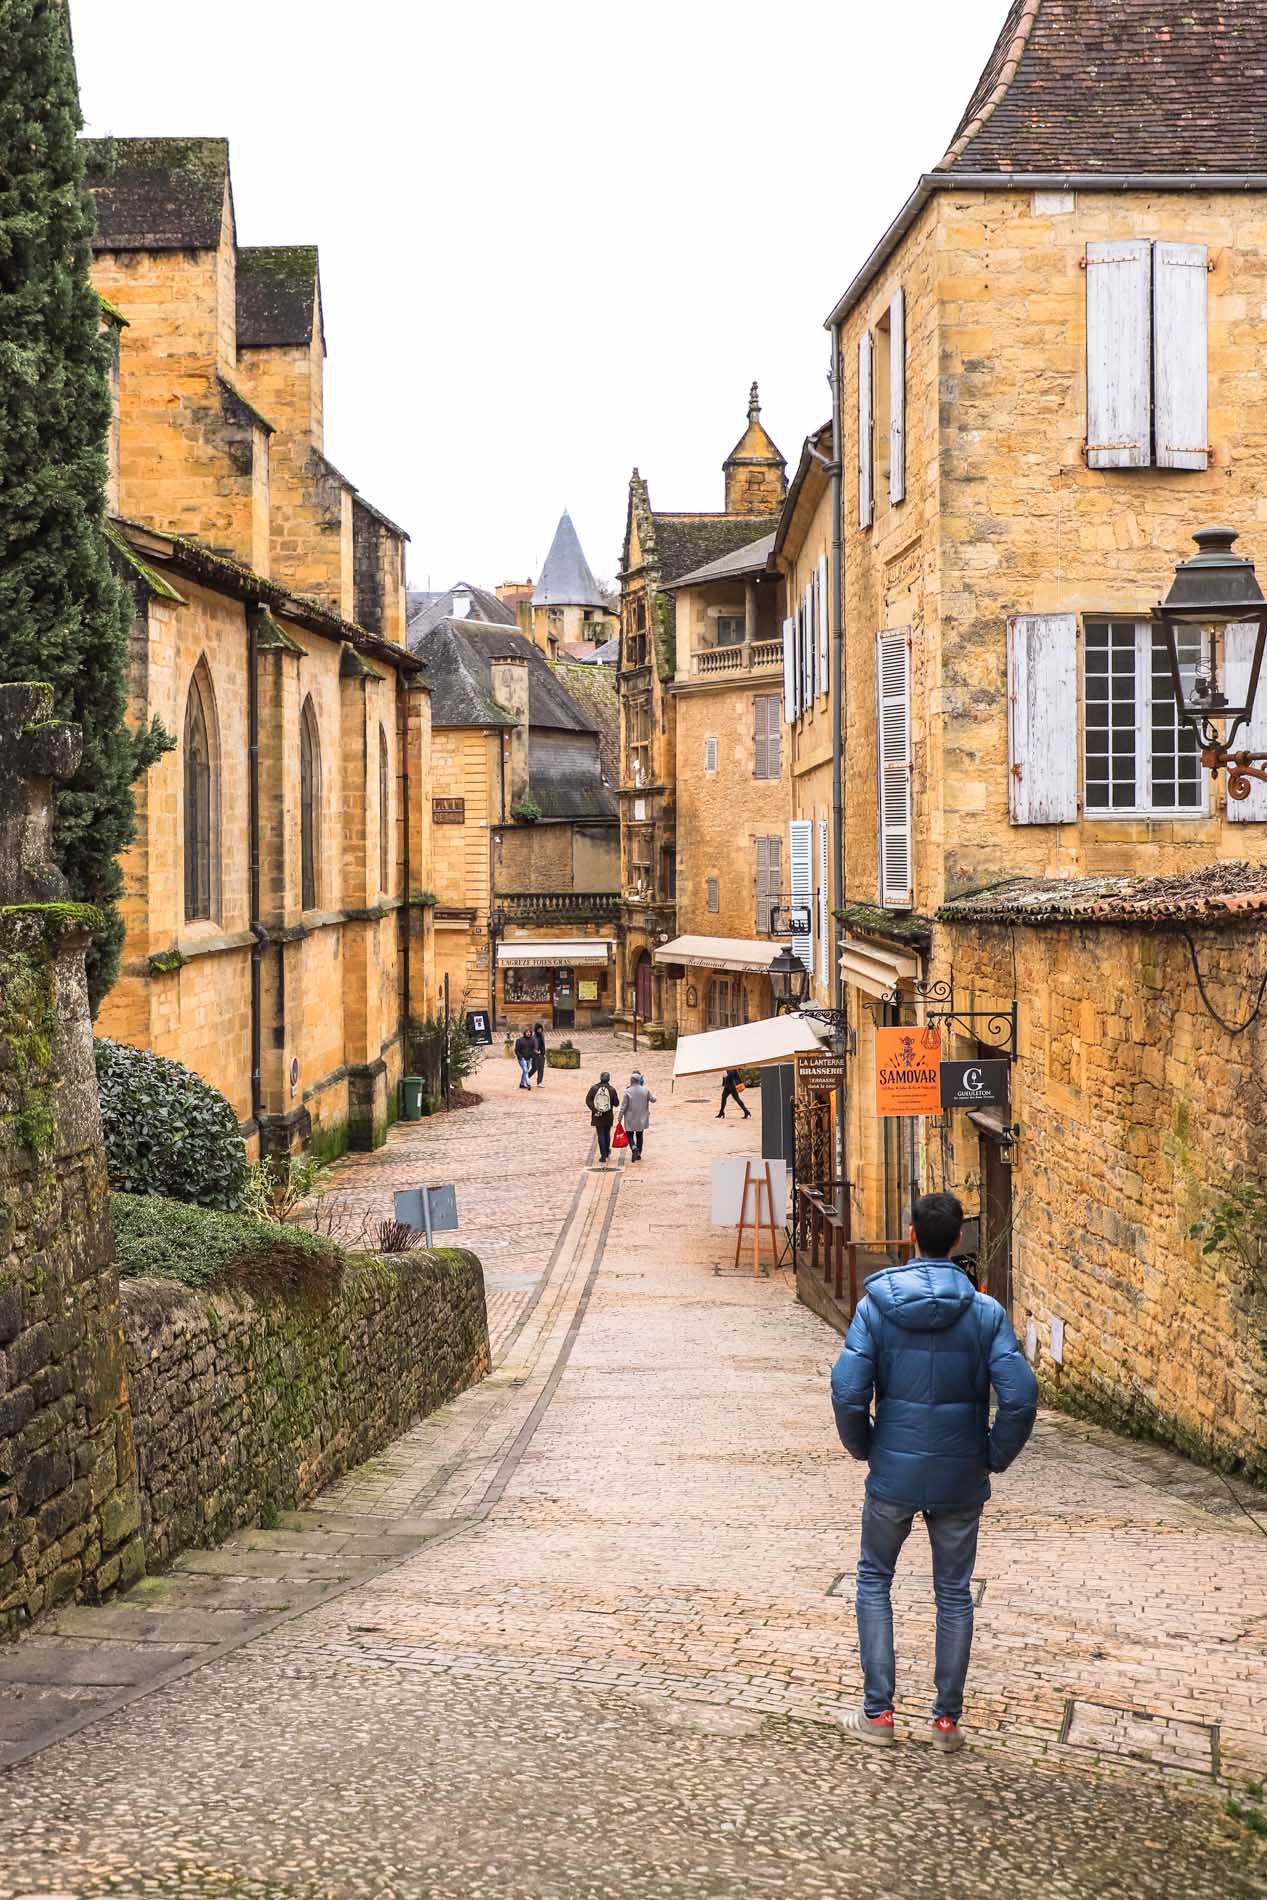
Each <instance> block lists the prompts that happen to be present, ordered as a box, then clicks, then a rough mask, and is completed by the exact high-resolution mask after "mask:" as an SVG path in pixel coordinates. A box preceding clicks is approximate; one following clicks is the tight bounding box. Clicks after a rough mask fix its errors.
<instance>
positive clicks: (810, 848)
mask: <svg viewBox="0 0 1267 1900" xmlns="http://www.w3.org/2000/svg"><path fill="white" fill-rule="evenodd" d="M787 835H788V874H789V877H790V880H791V882H790V887H789V888H790V892H791V898H792V902H793V904H795V905H796V906H797V907H798V908H802V909H804V910H806V911H808V913H809V920H810V927H809V929H808V930H807V931H805V932H803V933H798V934H797V935H796V936H794V937H793V939H792V948H793V950H795V952H796V954H797V956H798V957H799V958H800V959H801V962H802V963H803V964H804V965H805V968H806V969H807V970H808V971H809V972H810V974H811V976H812V975H813V973H814V821H813V819H811V818H792V819H790V820H789V821H788V828H787Z"/></svg>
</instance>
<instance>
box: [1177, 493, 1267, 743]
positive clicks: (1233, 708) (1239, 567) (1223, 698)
mask: <svg viewBox="0 0 1267 1900" xmlns="http://www.w3.org/2000/svg"><path fill="white" fill-rule="evenodd" d="M1237 538H1238V537H1237V535H1236V532H1235V530H1234V529H1232V528H1203V529H1202V530H1201V531H1200V532H1199V533H1198V534H1196V535H1194V536H1193V539H1194V540H1195V542H1196V544H1197V549H1198V552H1197V553H1196V554H1194V555H1192V556H1191V557H1190V558H1189V559H1188V560H1186V561H1180V563H1179V565H1178V567H1176V569H1175V578H1174V580H1173V582H1172V583H1171V587H1170V592H1169V593H1168V594H1167V596H1166V598H1165V600H1164V601H1162V603H1161V605H1160V606H1159V607H1158V608H1157V609H1156V611H1155V613H1154V616H1153V617H1154V619H1155V620H1157V621H1158V622H1159V623H1160V624H1161V626H1162V627H1163V628H1164V630H1165V635H1166V649H1167V653H1168V655H1169V659H1170V675H1171V684H1172V686H1173V688H1174V694H1175V704H1176V705H1177V706H1178V708H1179V716H1180V718H1181V719H1183V720H1185V721H1186V722H1187V723H1188V724H1189V725H1190V726H1194V727H1195V728H1196V730H1197V732H1198V733H1199V734H1200V736H1201V739H1202V741H1203V743H1204V744H1205V745H1207V746H1208V745H1217V744H1220V743H1221V744H1223V745H1230V743H1231V741H1232V738H1233V736H1234V735H1235V733H1236V731H1237V729H1238V727H1240V726H1242V725H1243V724H1244V723H1245V721H1246V720H1247V719H1248V718H1249V716H1250V713H1251V712H1252V711H1253V707H1254V697H1255V694H1256V692H1257V690H1258V675H1259V671H1260V668H1261V666H1262V659H1263V646H1264V642H1265V641H1267V601H1265V600H1264V598H1263V591H1262V588H1261V587H1260V586H1259V584H1258V577H1257V576H1256V574H1255V573H1254V564H1253V562H1252V561H1247V560H1245V559H1244V557H1243V556H1242V555H1239V554H1234V553H1233V552H1232V544H1233V542H1234V541H1236V540H1237ZM1229 627H1238V628H1239V627H1243V628H1244V629H1245V634H1244V645H1243V647H1242V649H1241V651H1240V653H1239V654H1238V655H1237V657H1236V660H1235V663H1234V664H1230V663H1229V653H1228V642H1227V629H1228V628H1229ZM1251 641H1252V648H1251V644H1250V643H1251ZM1246 661H1248V665H1246V664H1245V662H1246ZM1215 721H1217V722H1218V723H1219V724H1220V725H1223V724H1225V725H1226V731H1225V733H1224V735H1223V737H1222V738H1221V739H1220V735H1219V733H1218V731H1217V730H1216V728H1215V725H1214V723H1213V722H1215Z"/></svg>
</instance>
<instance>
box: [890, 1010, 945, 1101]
mask: <svg viewBox="0 0 1267 1900" xmlns="http://www.w3.org/2000/svg"><path fill="white" fill-rule="evenodd" d="M875 1107H876V1114H877V1115H882V1116H883V1115H940V1114H941V1112H942V1111H941V1032H940V1031H939V1030H936V1029H926V1028H921V1027H920V1025H919V1024H913V1025H912V1026H911V1027H910V1028H909V1029H877V1030H876V1032H875Z"/></svg>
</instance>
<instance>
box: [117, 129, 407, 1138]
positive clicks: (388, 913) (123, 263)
mask: <svg viewBox="0 0 1267 1900" xmlns="http://www.w3.org/2000/svg"><path fill="white" fill-rule="evenodd" d="M87 169H88V177H89V182H90V185H91V188H92V192H93V197H94V199H95V202H96V211H97V234H96V239H95V245H94V265H93V275H94V281H95V283H96V285H97V288H98V290H99V291H100V292H101V293H102V296H103V297H104V298H105V299H106V300H107V302H108V305H109V306H110V309H111V312H112V315H111V318H110V321H111V323H112V325H113V327H114V330H115V332H116V334H117V337H118V372H117V411H116V417H115V430H114V440H113V442H112V453H111V471H112V472H111V481H112V490H113V493H112V505H113V508H114V510H115V519H114V523H113V536H114V543H115V550H116V556H117V559H118V563H119V566H120V570H121V571H122V572H123V573H124V574H125V575H126V576H127V577H128V578H129V579H130V581H131V584H132V590H133V597H134V600H135V604H136V619H135V625H134V631H133V643H132V660H131V695H130V716H131V718H132V719H134V720H135V721H136V722H138V723H141V724H146V725H148V724H149V723H150V721H151V720H153V719H158V720H160V721H161V722H162V724H163V726H164V727H165V728H166V729H167V731H168V732H169V733H171V734H172V735H173V737H174V738H175V740H176V746H175V749H174V750H173V751H171V752H169V753H168V754H167V755H166V756H165V757H164V758H163V759H162V760H161V761H160V762H159V763H158V764H157V765H156V766H155V767H154V768H153V769H152V770H151V771H150V772H149V773H148V774H147V775H146V777H145V779H144V780H143V781H142V782H141V783H140V785H139V786H138V788H137V838H136V842H135V844H134V845H133V846H132V848H131V849H130V850H129V852H128V854H127V856H126V859H125V861H124V874H125V896H124V900H123V905H122V909H123V915H124V919H125V924H126V932H127V934H126V940H125V944H124V950H123V966H122V972H121V975H120V977H119V980H118V982H117V983H116V984H115V986H114V988H113V990H112V991H111V992H110V994H109V995H108V996H107V997H106V999H105V1002H104V1004H103V1006H102V1009H101V1012H100V1015H99V1018H98V1022H97V1029H98V1031H99V1032H100V1033H102V1034H105V1035H109V1036H113V1037H116V1038H118V1039H119V1040H121V1041H123V1042H127V1043H131V1044H134V1045H136V1046H139V1047H142V1048H149V1049H153V1050H155V1051H157V1052H158V1053H159V1054H162V1055H168V1056H173V1057H175V1058H177V1059H179V1060H180V1061H182V1062H184V1063H186V1064H188V1065H189V1066H190V1067H191V1068H193V1069H195V1070H196V1071H197V1072H198V1073H199V1074H201V1075H202V1076H204V1077H205V1078H206V1079H207V1081H209V1082H211V1083H212V1084H214V1086H215V1087H217V1088H218V1089H220V1090H221V1091H222V1092H223V1093H224V1094H225V1095H226V1096H227V1098H228V1100H229V1101H230V1102H231V1103H232V1105H233V1107H234V1109H235V1111H236V1113H237V1115H238V1117H239V1121H240V1124H241V1126H242V1129H243V1132H244V1134H245V1136H246V1137H247V1140H248V1143H249V1145H250V1149H251V1151H252V1152H258V1151H259V1150H261V1149H271V1150H286V1149H290V1148H294V1147H300V1146H305V1145H312V1146H314V1147H315V1148H316V1149H317V1150H318V1151H320V1152H323V1153H333V1152H337V1151H338V1150H339V1149H341V1148H342V1147H344V1146H346V1145H348V1144H349V1143H350V1144H352V1145H354V1146H358V1147H364V1146H371V1145H373V1144H374V1143H376V1142H378V1141H380V1140H381V1139H382V1138H383V1135H384V1133H385V1130H386V1127H387V1124H388V1121H389V1120H390V1119H391V1117H392V1116H393V1114H394V1112H395V1097H396V1087H395V1085H396V1081H397V1079H398V1077H399V1075H400V1074H401V1071H402V1066H403V1062H404V1053H405V1037H406V1033H407V1027H408V1023H409V1021H410V1019H411V1018H413V1017H421V1016H425V1015H426V1014H428V1013H429V1010H430V1007H431V1002H432V982H431V962H432V942H431V929H430V923H429V914H428V912H427V911H426V910H425V909H423V908H421V907H420V906H419V904H418V902H417V900H418V898H419V896H420V895H421V894H422V893H423V892H424V891H425V890H426V888H427V886H428V884H429V882H430V876H429V858H430V794H429V788H428V785H427V774H428V770H429V734H430V711H429V704H428V695H427V693H426V691H425V688H424V687H423V685H422V681H421V666H420V664H419V662H418V661H417V660H416V659H414V658H413V657H412V656H411V655H410V654H409V653H408V651H407V650H406V648H405V647H404V645H403V636H404V625H405V603H404V543H405V538H406V537H405V535H404V533H403V531H402V530H401V529H399V528H398V527H396V526H395V525H394V523H392V522H391V521H389V520H388V518H387V517H386V516H385V515H383V514H381V513H380V512H379V511H378V510H377V509H376V508H374V507H372V506H371V505H370V504H369V503H368V502H366V501H365V499H364V498H363V497H362V496H361V495H360V494H359V493H358V492H357V490H356V489H355V488H353V486H352V485H351V484H350V483H349V482H348V481H346V480H345V478H344V477H343V476H342V475H341V474H340V473H339V471H338V470H337V469H336V468H334V467H333V466H332V465H331V463H330V462H329V461H328V460H327V459H326V457H325V454H324V451H323V446H322V385H323V375H324V358H325V339H324V331H323V326H322V317H321V292H320V280H319V274H318V268H317V255H316V252H315V250H313V249H311V248H309V247H296V248H283V249H272V250H264V251H246V250H241V249H239V247H238V244H237V240H236V232H235V224H234V208H233V192H232V186H231V181H230V176H229V161H228V147H227V145H226V143H225V142H224V141H223V140H218V139H120V140H114V139H110V140H100V141H93V142H90V144H89V146H88V151H87Z"/></svg>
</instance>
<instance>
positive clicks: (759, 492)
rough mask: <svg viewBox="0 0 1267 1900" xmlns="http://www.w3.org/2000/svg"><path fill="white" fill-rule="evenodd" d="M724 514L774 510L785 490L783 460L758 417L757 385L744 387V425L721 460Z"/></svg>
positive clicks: (759, 415)
mask: <svg viewBox="0 0 1267 1900" xmlns="http://www.w3.org/2000/svg"><path fill="white" fill-rule="evenodd" d="M723 467H724V469H725V474H726V513H727V514H728V515H765V514H776V513H777V512H778V510H779V509H780V508H781V507H782V506H783V497H784V496H785V495H786V494H787V463H786V462H785V461H784V459H783V457H782V456H781V455H780V453H779V451H778V449H777V448H776V447H775V446H774V443H773V442H772V441H771V440H770V437H769V436H768V434H767V433H766V430H765V427H764V425H763V424H762V421H761V398H760V395H759V394H758V391H757V385H756V384H755V383H753V385H752V387H751V389H750V390H749V391H748V427H747V428H746V429H745V430H744V432H743V436H742V438H741V440H740V441H738V442H736V444H735V446H734V448H733V449H732V450H731V452H730V454H729V455H728V456H727V457H726V460H725V463H724V464H723Z"/></svg>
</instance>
